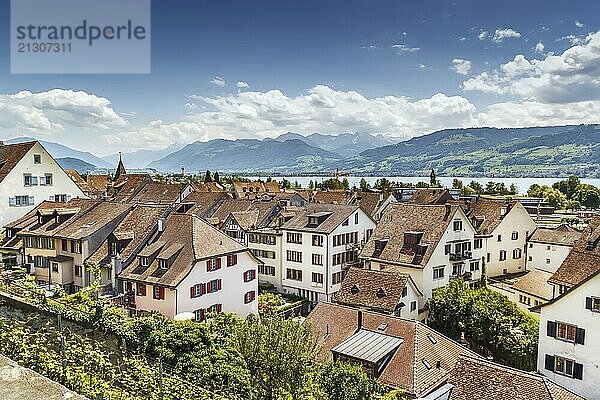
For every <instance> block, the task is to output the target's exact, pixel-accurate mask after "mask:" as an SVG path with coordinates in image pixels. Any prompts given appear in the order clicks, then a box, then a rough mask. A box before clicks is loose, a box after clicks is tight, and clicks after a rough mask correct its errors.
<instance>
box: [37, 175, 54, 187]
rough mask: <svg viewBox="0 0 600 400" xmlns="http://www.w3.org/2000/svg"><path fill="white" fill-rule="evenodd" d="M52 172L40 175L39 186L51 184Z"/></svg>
mask: <svg viewBox="0 0 600 400" xmlns="http://www.w3.org/2000/svg"><path fill="white" fill-rule="evenodd" d="M52 182H53V181H52V174H45V175H44V176H40V186H52Z"/></svg>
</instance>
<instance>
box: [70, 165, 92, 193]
mask: <svg viewBox="0 0 600 400" xmlns="http://www.w3.org/2000/svg"><path fill="white" fill-rule="evenodd" d="M65 173H66V174H67V176H68V177H69V178H71V180H72V181H73V183H75V184H76V185H77V187H79V189H81V191H82V192H83V193H86V192H88V191H89V186H88V184H87V182H86V181H85V179H83V177H82V176H81V175H80V174H79V172H78V171H77V170H75V169H65Z"/></svg>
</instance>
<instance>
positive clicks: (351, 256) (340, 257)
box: [332, 250, 356, 265]
mask: <svg viewBox="0 0 600 400" xmlns="http://www.w3.org/2000/svg"><path fill="white" fill-rule="evenodd" d="M355 260H356V252H355V251H353V250H349V251H345V252H343V253H338V254H334V255H333V258H332V264H333V265H340V264H346V263H351V262H354V261H355Z"/></svg>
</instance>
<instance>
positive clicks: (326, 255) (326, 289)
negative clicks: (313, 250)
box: [325, 234, 333, 301]
mask: <svg viewBox="0 0 600 400" xmlns="http://www.w3.org/2000/svg"><path fill="white" fill-rule="evenodd" d="M325 237H326V238H327V245H326V247H325V265H326V268H325V298H326V300H327V301H329V273H330V270H331V269H330V268H329V234H327V235H325ZM332 264H333V262H332Z"/></svg>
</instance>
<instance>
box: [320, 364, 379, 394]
mask: <svg viewBox="0 0 600 400" xmlns="http://www.w3.org/2000/svg"><path fill="white" fill-rule="evenodd" d="M317 380H318V382H319V384H320V386H321V387H322V388H323V391H324V392H325V394H326V395H327V399H328V400H370V399H373V398H374V397H375V396H376V395H378V394H383V393H384V392H385V390H384V388H383V387H382V386H381V385H379V384H378V383H377V381H375V380H373V379H371V378H369V377H368V376H367V374H365V372H364V371H363V369H362V368H361V367H360V366H359V365H354V364H347V363H342V362H334V363H328V364H326V365H325V366H324V367H323V368H322V369H321V371H320V373H319V376H318V378H317Z"/></svg>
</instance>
